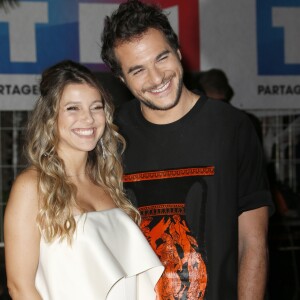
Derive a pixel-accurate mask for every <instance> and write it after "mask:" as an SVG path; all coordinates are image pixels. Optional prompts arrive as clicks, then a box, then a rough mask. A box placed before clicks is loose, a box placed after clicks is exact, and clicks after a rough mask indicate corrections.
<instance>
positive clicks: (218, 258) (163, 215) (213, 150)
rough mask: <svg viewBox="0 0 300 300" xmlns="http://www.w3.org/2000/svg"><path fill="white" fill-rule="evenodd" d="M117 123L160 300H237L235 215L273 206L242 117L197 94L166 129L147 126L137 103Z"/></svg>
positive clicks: (123, 109)
mask: <svg viewBox="0 0 300 300" xmlns="http://www.w3.org/2000/svg"><path fill="white" fill-rule="evenodd" d="M116 123H117V125H118V126H119V128H120V133H121V134H122V135H123V136H124V137H125V139H126V142H127V148H126V151H125V153H124V157H123V160H124V168H125V176H124V183H125V188H126V190H127V193H128V196H129V197H130V198H131V200H132V201H133V202H134V203H135V204H136V205H137V207H138V208H139V210H140V212H141V215H142V224H141V228H142V230H143V232H144V234H145V236H146V237H147V238H148V240H149V242H150V244H151V246H152V247H153V249H154V250H155V251H156V253H157V255H158V256H159V257H160V259H161V261H162V262H163V264H164V265H165V272H164V274H163V276H162V278H161V279H160V281H159V283H158V285H157V287H156V290H157V293H158V294H159V295H160V298H159V299H164V297H165V299H210V300H212V299H215V300H217V299H218V300H219V299H236V298H237V269H238V266H237V256H238V216H239V215H240V214H241V213H242V212H244V211H247V210H251V209H255V208H258V207H261V206H270V207H272V199H271V195H270V193H269V190H268V184H267V181H266V174H265V167H264V162H263V152H262V149H261V145H260V142H259V140H258V138H257V134H256V132H255V130H254V128H253V125H252V124H251V122H250V121H249V118H248V117H247V115H246V114H244V113H243V112H241V111H238V110H237V109H235V108H234V107H232V106H230V105H228V104H225V103H222V102H220V101H215V100H210V99H207V98H206V97H205V96H204V95H201V98H200V99H199V100H198V101H197V103H196V104H195V105H194V107H193V108H192V109H191V110H190V111H189V112H188V113H187V114H186V115H185V116H183V117H182V118H181V119H180V120H178V121H176V122H173V123H170V124H166V125H157V124H152V123H150V122H148V121H147V120H145V118H144V117H143V115H142V113H141V110H140V104H139V102H138V101H137V100H132V101H130V102H128V103H126V104H125V105H123V107H121V109H120V110H119V112H118V115H117V119H116ZM172 297H173V298H172Z"/></svg>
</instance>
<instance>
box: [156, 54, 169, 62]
mask: <svg viewBox="0 0 300 300" xmlns="http://www.w3.org/2000/svg"><path fill="white" fill-rule="evenodd" d="M167 58H168V55H165V56H162V57H161V58H160V59H159V60H158V61H163V60H165V59H167Z"/></svg>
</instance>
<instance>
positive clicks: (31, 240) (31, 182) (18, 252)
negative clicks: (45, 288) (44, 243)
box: [4, 170, 42, 300]
mask: <svg viewBox="0 0 300 300" xmlns="http://www.w3.org/2000/svg"><path fill="white" fill-rule="evenodd" d="M37 213H38V193H37V173H36V172H35V171H34V170H27V171H25V172H23V173H22V174H21V175H19V176H18V178H17V179H16V181H15V182H14V184H13V187H12V190H11V193H10V196H9V200H8V203H7V206H6V209H5V216H4V245H5V263H6V273H7V286H8V290H9V294H10V296H11V298H12V299H13V300H18V299H22V300H37V299H39V300H40V299H42V298H41V297H40V295H39V293H38V291H37V290H36V288H35V275H36V270H37V266H38V261H39V247H40V233H39V230H38V227H37V224H36V216H37Z"/></svg>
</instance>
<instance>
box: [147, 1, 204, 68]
mask: <svg viewBox="0 0 300 300" xmlns="http://www.w3.org/2000/svg"><path fill="white" fill-rule="evenodd" d="M148 2H156V3H158V4H160V5H161V7H162V8H168V7H171V6H178V8H179V9H178V11H179V20H178V22H179V24H178V25H179V33H178V35H179V41H180V47H181V52H182V56H183V64H184V66H185V68H186V70H187V71H199V70H200V30H199V28H200V25H199V24H200V23H199V21H200V17H199V0H188V1H187V0H155V1H153V0H152V1H148Z"/></svg>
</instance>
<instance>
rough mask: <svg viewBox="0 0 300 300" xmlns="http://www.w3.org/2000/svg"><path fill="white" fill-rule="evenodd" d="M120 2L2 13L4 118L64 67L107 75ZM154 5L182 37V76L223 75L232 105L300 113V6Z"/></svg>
mask: <svg viewBox="0 0 300 300" xmlns="http://www.w3.org/2000/svg"><path fill="white" fill-rule="evenodd" d="M120 2H122V1H116V0H115V1H114V0H111V1H109V0H102V1H101V0H63V1H62V0H31V1H22V0H20V1H19V5H18V6H16V7H15V8H10V9H9V10H6V11H5V10H3V9H2V10H0V110H30V109H31V108H32V105H33V103H34V101H35V100H36V98H37V97H38V80H39V74H40V73H41V72H42V70H43V69H45V68H46V67H48V66H50V65H51V64H53V63H56V62H58V61H60V60H62V59H66V58H68V59H73V60H76V61H79V62H81V63H83V64H85V65H87V66H88V67H90V68H91V69H92V70H94V71H95V72H107V70H106V68H105V66H104V65H103V63H102V61H101V59H100V47H101V43H100V34H101V31H102V28H103V19H104V17H105V15H107V14H110V12H111V11H112V10H114V9H115V8H116V7H117V6H118V3H120ZM156 2H157V3H159V4H160V5H161V6H162V7H163V9H164V10H165V11H166V12H168V13H169V19H170V22H171V24H172V26H173V27H174V29H175V31H176V32H177V33H178V35H179V39H180V43H181V51H182V54H183V57H184V61H183V63H184V66H185V69H186V70H187V71H189V72H199V71H200V70H208V69H210V68H219V69H222V70H223V71H225V73H226V74H227V75H228V78H229V81H230V84H231V85H232V87H233V89H234V91H235V96H234V99H233V101H232V104H233V105H235V106H237V107H239V108H243V109H266V110H268V109H297V108H300V106H299V101H300V99H299V94H300V82H299V81H300V80H299V78H300V77H299V75H300V39H299V32H300V0H264V1H262V0H257V1H248V0H226V1H218V0H156ZM103 74H105V73H103Z"/></svg>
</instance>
